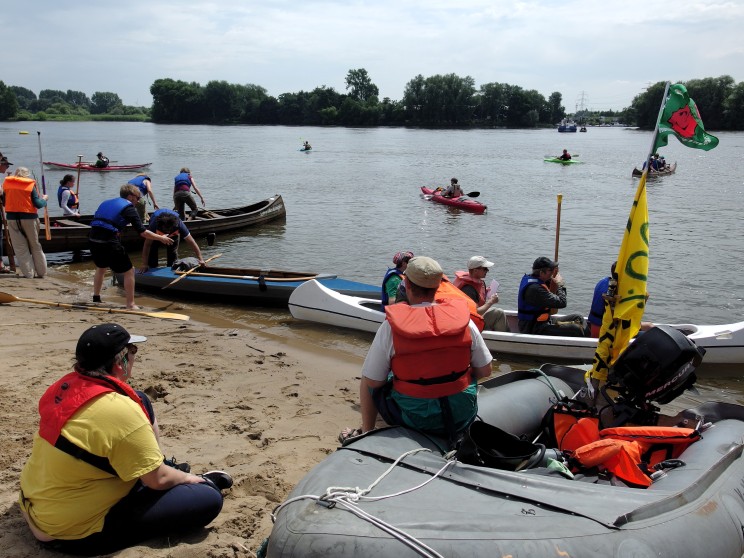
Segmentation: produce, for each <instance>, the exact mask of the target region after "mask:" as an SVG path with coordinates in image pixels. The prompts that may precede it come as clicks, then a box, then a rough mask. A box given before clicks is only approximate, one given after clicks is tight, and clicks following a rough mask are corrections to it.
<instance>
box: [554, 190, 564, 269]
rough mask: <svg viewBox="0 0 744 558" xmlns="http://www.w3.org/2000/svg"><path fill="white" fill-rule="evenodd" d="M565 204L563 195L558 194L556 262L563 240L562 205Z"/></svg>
mask: <svg viewBox="0 0 744 558" xmlns="http://www.w3.org/2000/svg"><path fill="white" fill-rule="evenodd" d="M562 202H563V194H558V215H557V217H556V220H555V257H554V258H553V261H554V262H557V261H558V244H559V242H560V238H561V203H562Z"/></svg>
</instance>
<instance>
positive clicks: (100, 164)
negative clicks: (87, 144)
mask: <svg viewBox="0 0 744 558" xmlns="http://www.w3.org/2000/svg"><path fill="white" fill-rule="evenodd" d="M108 166H109V158H108V157H106V156H105V155H104V154H103V153H101V152H100V151H99V152H98V153H97V154H96V163H95V167H96V168H97V169H105V168H106V167H108Z"/></svg>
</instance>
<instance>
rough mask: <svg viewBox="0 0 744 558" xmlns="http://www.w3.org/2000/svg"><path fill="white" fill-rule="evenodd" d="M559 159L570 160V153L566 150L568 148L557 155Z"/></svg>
mask: <svg viewBox="0 0 744 558" xmlns="http://www.w3.org/2000/svg"><path fill="white" fill-rule="evenodd" d="M558 158H559V159H560V160H561V161H570V160H571V154H570V153H569V152H568V150H566V149H564V150H563V153H562V154H561V155H560V156H559V157H558Z"/></svg>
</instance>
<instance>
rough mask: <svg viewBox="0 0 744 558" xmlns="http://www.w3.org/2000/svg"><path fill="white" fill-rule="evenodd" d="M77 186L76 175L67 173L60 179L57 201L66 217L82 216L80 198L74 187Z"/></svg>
mask: <svg viewBox="0 0 744 558" xmlns="http://www.w3.org/2000/svg"><path fill="white" fill-rule="evenodd" d="M74 186H75V177H74V176H72V175H71V174H66V175H64V176H63V177H62V180H60V181H59V188H57V202H58V203H59V206H60V207H61V208H62V215H63V216H64V217H80V211H79V208H80V200H79V199H78V197H77V195H75V192H73V191H72V188H73V187H74Z"/></svg>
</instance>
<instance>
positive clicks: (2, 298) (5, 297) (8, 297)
mask: <svg viewBox="0 0 744 558" xmlns="http://www.w3.org/2000/svg"><path fill="white" fill-rule="evenodd" d="M8 302H18V298H17V297H15V296H13V295H12V294H9V293H3V292H0V304H7V303H8Z"/></svg>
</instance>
